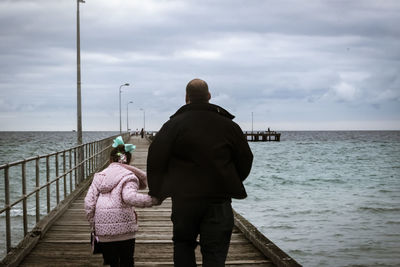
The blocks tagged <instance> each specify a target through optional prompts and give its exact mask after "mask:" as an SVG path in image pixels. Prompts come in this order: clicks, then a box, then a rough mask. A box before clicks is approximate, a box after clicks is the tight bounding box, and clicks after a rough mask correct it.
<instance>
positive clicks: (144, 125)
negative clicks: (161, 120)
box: [140, 108, 146, 132]
mask: <svg viewBox="0 0 400 267" xmlns="http://www.w3.org/2000/svg"><path fill="white" fill-rule="evenodd" d="M140 110H142V111H143V132H144V131H145V130H146V111H145V110H144V108H141V109H140Z"/></svg>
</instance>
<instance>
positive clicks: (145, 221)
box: [20, 137, 298, 267]
mask: <svg viewBox="0 0 400 267" xmlns="http://www.w3.org/2000/svg"><path fill="white" fill-rule="evenodd" d="M130 142H131V143H134V144H135V145H136V146H137V148H136V150H135V152H134V154H133V155H134V160H133V165H135V166H136V167H138V168H140V169H142V170H146V159H147V150H148V146H149V144H148V142H147V140H146V139H140V138H138V137H132V138H131V140H130ZM85 195H86V191H85V192H84V193H83V194H81V195H80V196H79V197H78V198H77V199H76V200H75V201H74V202H73V203H72V204H71V206H70V207H69V209H68V210H67V211H66V212H65V213H64V214H63V215H62V216H61V217H60V218H59V219H58V220H57V221H55V223H54V224H53V225H52V226H51V228H50V229H49V231H48V232H47V233H46V234H45V236H44V237H42V238H41V240H40V241H39V243H38V244H37V245H36V247H35V248H34V249H33V250H32V251H31V252H30V254H28V256H27V257H26V258H25V259H24V260H23V262H22V263H21V264H20V266H102V263H103V260H102V256H101V254H97V255H92V254H91V253H90V245H89V236H90V227H89V224H88V222H87V220H86V217H85V211H84V197H85ZM137 213H138V219H139V231H138V232H137V235H136V247H135V266H173V243H172V222H171V220H170V215H171V201H170V199H167V200H166V201H164V202H163V204H162V205H161V206H156V207H152V208H137ZM286 256H287V255H286ZM196 257H197V263H198V264H199V265H201V253H200V248H199V247H198V248H197V249H196ZM226 266H252V267H259V266H276V265H275V264H273V263H272V261H271V260H270V259H269V258H267V257H266V256H264V254H263V253H262V252H261V251H260V250H259V249H257V248H256V247H255V246H254V245H253V243H251V242H250V241H249V239H247V238H246V236H245V235H244V234H243V232H242V231H240V230H239V229H238V228H237V227H235V228H234V231H233V235H232V241H231V245H230V248H229V253H228V258H227V261H226ZM278 266H291V265H290V264H289V265H286V264H283V265H281V264H278ZM293 266H296V265H293ZM297 266H298V265H297Z"/></svg>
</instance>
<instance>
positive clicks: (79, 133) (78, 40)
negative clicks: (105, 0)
mask: <svg viewBox="0 0 400 267" xmlns="http://www.w3.org/2000/svg"><path fill="white" fill-rule="evenodd" d="M79 3H85V2H84V1H83V0H76V63H77V64H76V65H77V75H76V79H77V82H76V85H77V94H76V96H77V101H76V103H77V142H78V145H81V144H82V102H81V37H80V35H81V34H80V24H79V23H80V22H79V20H80V19H79Z"/></svg>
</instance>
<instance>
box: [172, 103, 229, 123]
mask: <svg viewBox="0 0 400 267" xmlns="http://www.w3.org/2000/svg"><path fill="white" fill-rule="evenodd" d="M195 110H201V111H211V112H215V113H218V114H220V115H221V116H224V117H227V118H229V119H231V120H233V119H234V118H235V116H233V115H232V114H231V113H229V112H228V111H227V110H225V109H224V108H221V107H220V106H217V105H214V104H210V103H190V104H186V105H184V106H182V107H181V108H180V109H178V111H177V112H175V114H174V115H172V116H171V117H170V119H172V118H173V117H175V116H177V115H179V114H182V113H184V112H186V111H195Z"/></svg>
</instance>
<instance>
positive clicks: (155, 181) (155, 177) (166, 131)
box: [147, 122, 174, 201]
mask: <svg viewBox="0 0 400 267" xmlns="http://www.w3.org/2000/svg"><path fill="white" fill-rule="evenodd" d="M170 128H171V127H170V123H169V122H166V123H165V124H164V125H163V126H162V127H161V129H160V131H159V132H158V133H157V135H156V136H155V138H154V140H153V142H152V143H151V144H150V147H149V153H148V156H147V182H148V186H149V195H151V196H154V197H157V198H159V199H160V200H161V201H162V200H163V199H165V197H166V196H164V195H163V190H162V189H163V184H164V180H165V176H166V174H167V172H168V164H169V160H170V158H171V154H172V146H173V141H174V140H173V135H174V134H173V133H172V130H171V129H170Z"/></svg>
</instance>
